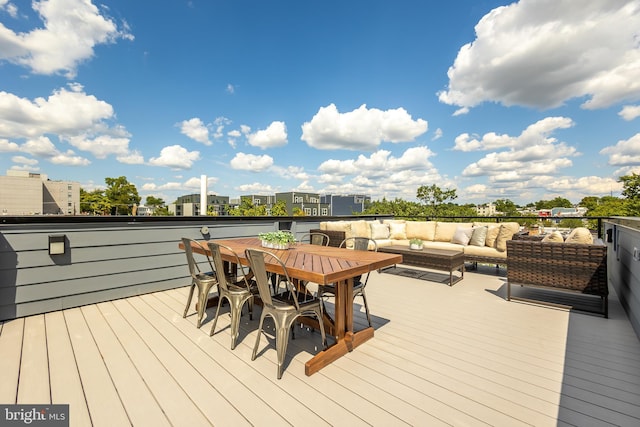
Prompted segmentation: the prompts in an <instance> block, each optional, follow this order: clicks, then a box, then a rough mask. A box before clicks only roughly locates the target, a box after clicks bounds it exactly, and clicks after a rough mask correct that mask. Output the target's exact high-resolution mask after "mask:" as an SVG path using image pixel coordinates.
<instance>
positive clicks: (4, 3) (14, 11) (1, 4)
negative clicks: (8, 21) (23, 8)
mask: <svg viewBox="0 0 640 427" xmlns="http://www.w3.org/2000/svg"><path fill="white" fill-rule="evenodd" d="M3 9H4V10H6V11H7V13H8V14H9V16H11V17H12V18H16V17H17V16H18V8H17V7H16V5H15V4H13V3H10V2H9V0H0V10H3Z"/></svg>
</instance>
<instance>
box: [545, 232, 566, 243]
mask: <svg viewBox="0 0 640 427" xmlns="http://www.w3.org/2000/svg"><path fill="white" fill-rule="evenodd" d="M541 241H542V242H544V243H546V242H555V243H562V242H564V238H563V237H562V234H561V233H560V232H559V231H552V232H551V233H549V234H547V235H545V236H544V237H543V238H542V240H541Z"/></svg>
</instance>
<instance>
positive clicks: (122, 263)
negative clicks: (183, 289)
mask: <svg viewBox="0 0 640 427" xmlns="http://www.w3.org/2000/svg"><path fill="white" fill-rule="evenodd" d="M367 218H375V217H367ZM337 219H341V217H322V218H320V217H209V216H199V217H140V216H105V217H90V216H21V217H10V216H2V217H0V320H4V319H12V318H16V317H23V316H28V315H32V314H37V313H45V312H49V311H54V310H60V309H63V308H69V307H76V306H81V305H85V304H92V303H96V302H101V301H108V300H112V299H117V298H123V297H127V296H131V295H138V294H144V293H148V292H155V291H160V290H166V289H171V288H175V287H179V286H184V285H186V284H188V283H189V280H187V275H188V271H187V267H186V260H185V255H184V253H183V252H182V251H181V250H180V249H179V248H178V242H179V241H180V239H181V238H182V237H189V238H194V239H220V238H231V237H244V236H256V235H257V234H258V233H261V232H266V231H273V230H278V229H287V230H291V231H292V232H294V233H296V234H301V233H306V232H308V230H309V229H311V228H317V227H318V226H319V222H320V221H321V220H337ZM50 236H55V237H54V239H61V244H62V245H63V248H64V253H63V254H59V255H51V254H50V253H49V240H50Z"/></svg>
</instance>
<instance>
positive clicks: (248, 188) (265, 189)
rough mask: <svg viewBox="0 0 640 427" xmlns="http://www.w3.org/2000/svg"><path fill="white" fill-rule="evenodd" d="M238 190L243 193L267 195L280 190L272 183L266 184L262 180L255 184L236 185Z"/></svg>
mask: <svg viewBox="0 0 640 427" xmlns="http://www.w3.org/2000/svg"><path fill="white" fill-rule="evenodd" d="M236 190H238V191H240V192H242V193H249V194H265V195H271V194H273V193H276V192H277V191H278V189H277V188H274V187H272V186H271V185H269V184H265V183H262V182H254V183H253V184H243V185H239V186H238V187H236Z"/></svg>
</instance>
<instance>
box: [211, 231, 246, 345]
mask: <svg viewBox="0 0 640 427" xmlns="http://www.w3.org/2000/svg"><path fill="white" fill-rule="evenodd" d="M208 246H209V250H210V251H211V258H212V259H213V271H214V272H215V274H216V277H218V307H217V309H216V315H215V317H214V318H213V325H211V332H210V333H209V336H213V334H214V333H215V330H216V324H217V323H218V316H219V314H220V306H221V305H222V300H223V299H226V300H227V301H229V305H230V306H231V307H230V314H231V349H232V350H233V349H234V348H236V341H237V340H238V335H239V333H238V331H239V329H240V317H241V316H242V307H243V306H244V304H245V303H246V302H248V303H249V319H252V320H253V299H254V296H256V295H257V294H258V288H257V286H255V285H253V286H252V284H251V283H250V282H249V280H248V279H247V274H246V273H245V272H244V271H243V274H242V277H241V278H240V280H235V281H232V280H230V278H229V277H228V276H227V274H226V273H225V266H224V262H223V260H222V254H221V253H220V250H221V248H222V249H224V250H226V251H228V252H230V253H231V255H232V256H233V257H234V258H235V262H232V264H233V265H234V266H235V268H238V267H240V268H242V267H241V266H242V264H241V263H240V258H239V257H238V254H236V253H235V252H234V251H233V249H231V248H230V247H228V246H225V245H221V244H218V243H214V242H208Z"/></svg>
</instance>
